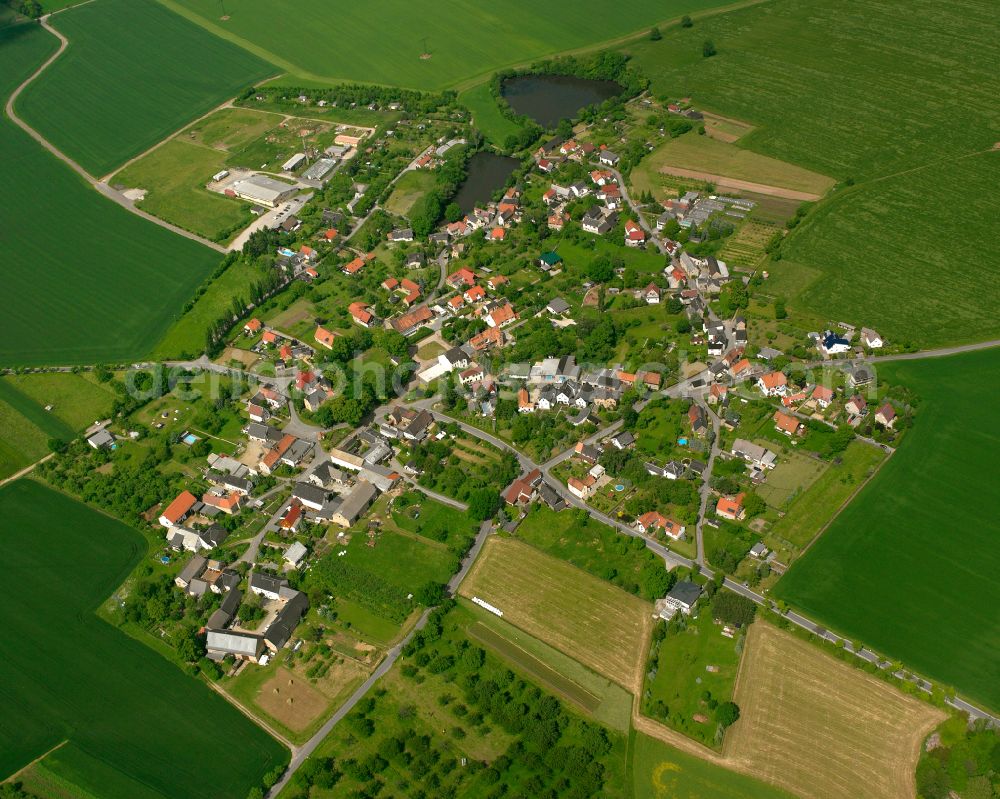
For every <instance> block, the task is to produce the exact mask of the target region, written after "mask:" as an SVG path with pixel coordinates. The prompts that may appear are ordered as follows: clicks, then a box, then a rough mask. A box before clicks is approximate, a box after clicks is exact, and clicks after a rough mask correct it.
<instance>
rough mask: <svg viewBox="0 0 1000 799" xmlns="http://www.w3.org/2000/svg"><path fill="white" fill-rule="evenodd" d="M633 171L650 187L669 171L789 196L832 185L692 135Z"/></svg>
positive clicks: (816, 191) (662, 147) (670, 141)
mask: <svg viewBox="0 0 1000 799" xmlns="http://www.w3.org/2000/svg"><path fill="white" fill-rule="evenodd" d="M637 169H638V170H640V171H643V172H645V173H646V175H647V178H646V179H647V180H648V181H649V182H650V184H652V185H653V186H655V185H657V182H658V176H659V175H660V174H661V173H671V172H673V173H674V174H678V175H680V176H682V177H695V178H697V179H704V180H709V181H711V182H713V183H716V184H717V185H718V186H720V187H723V186H727V185H728V183H727V181H725V180H718V179H716V178H714V177H712V176H720V177H723V178H730V179H732V180H735V181H749V182H752V183H757V184H762V185H765V186H774V187H777V188H779V189H787V190H789V192H791V193H792V196H794V195H795V193H799V192H801V193H803V194H809V195H815V196H816V197H820V196H822V195H824V194H826V192H827V191H829V190H830V189H831V188H832V187H833V184H834V182H835V181H834V180H833V179H832V178H828V177H826V176H825V175H820V174H818V173H816V172H811V171H809V170H808V169H803V168H802V167H799V166H795V165H794V164H789V163H787V162H785V161H780V160H778V159H777V158H771V157H770V156H766V155H761V154H760V153H755V152H752V151H750V150H744V149H743V148H742V147H740V146H738V145H736V144H729V143H727V142H723V141H719V140H718V139H713V138H712V137H711V136H698V135H697V134H694V133H689V134H687V135H685V136H678V137H677V138H676V139H668V140H667V141H665V142H664V143H663V144H661V145H660V146H659V147H658V148H657V149H656V151H655V152H654V153H652V154H650V155H649V156H648V157H647V158H644V159H643V160H642V162H641V164H640V165H639V166H638V167H637ZM688 172H704V173H708V174H707V175H705V176H701V175H690V174H686V173H688ZM801 199H808V198H807V197H802V198H801Z"/></svg>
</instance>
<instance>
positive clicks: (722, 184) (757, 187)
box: [660, 166, 823, 202]
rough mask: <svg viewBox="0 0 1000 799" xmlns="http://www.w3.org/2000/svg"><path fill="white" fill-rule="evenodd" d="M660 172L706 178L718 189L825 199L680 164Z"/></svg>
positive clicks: (791, 198)
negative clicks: (701, 170)
mask: <svg viewBox="0 0 1000 799" xmlns="http://www.w3.org/2000/svg"><path fill="white" fill-rule="evenodd" d="M660 172H662V173H664V174H666V175H675V176H676V177H680V178H691V179H693V180H704V181H706V182H707V183H714V184H715V187H716V188H717V189H737V190H739V191H749V192H753V193H754V194H764V195H767V196H768V197H783V198H784V199H786V200H802V201H803V202H813V201H815V200H821V199H823V198H822V197H821V196H820V195H819V194H811V193H810V192H807V191H795V190H794V189H784V188H782V187H781V186H768V185H767V184H766V183H752V182H751V181H749V180H737V179H736V178H727V177H725V176H724V175H713V174H712V173H711V172H700V171H698V170H696V169H682V168H681V167H679V166H665V167H661V168H660Z"/></svg>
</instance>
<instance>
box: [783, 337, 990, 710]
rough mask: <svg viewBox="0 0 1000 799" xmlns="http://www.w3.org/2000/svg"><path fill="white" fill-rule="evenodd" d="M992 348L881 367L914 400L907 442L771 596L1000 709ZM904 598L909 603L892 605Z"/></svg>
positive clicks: (885, 376) (881, 372)
mask: <svg viewBox="0 0 1000 799" xmlns="http://www.w3.org/2000/svg"><path fill="white" fill-rule="evenodd" d="M998 367H1000V351H998V350H995V349H991V350H984V351H982V352H977V353H967V354H964V355H956V356H951V357H948V358H935V359H928V360H917V361H907V362H900V363H891V364H883V365H881V366H880V369H879V378H880V381H883V382H885V381H888V382H890V383H894V384H903V385H906V386H908V387H910V388H911V389H912V391H913V392H914V394H915V395H916V396H919V397H920V402H921V404H920V413H919V415H918V416H917V418H916V420H915V422H914V426H913V428H912V429H911V430H910V431H908V432H907V435H906V440H905V441H904V442H903V443H902V445H901V446H900V448H899V449H898V450H897V451H896V453H895V454H894V455H893V456H892V457H891V458H890V459H889V460H888V462H887V463H886V464H885V465H884V466H883V467H882V469H881V470H880V471H879V472H878V474H877V475H875V477H874V478H873V479H872V481H871V482H870V483H869V484H868V485H867V486H865V488H864V489H863V490H862V491H861V493H860V494H859V495H858V497H857V499H855V500H854V501H853V502H852V503H851V504H850V505H848V506H847V507H846V508H845V509H844V510H843V512H842V513H841V514H840V516H838V517H837V519H836V520H835V521H834V522H833V524H832V525H831V526H830V528H829V530H827V531H826V532H825V533H824V534H823V535H822V537H821V538H820V539H819V540H818V541H817V542H816V543H815V544H814V545H813V546H812V548H811V549H810V550H809V551H808V553H807V554H806V555H805V556H804V557H802V558H801V559H799V561H798V562H797V563H796V564H795V565H794V566H793V567H792V568H791V569H790V570H789V572H788V574H786V575H785V576H784V577H783V578H782V579H781V580H780V581H779V582H778V584H777V585H776V586H775V588H774V590H773V594H774V595H775V597H776V598H780V599H784V600H786V601H788V602H789V603H791V604H793V605H795V606H798V607H800V608H802V609H803V610H804V611H805V612H806V613H808V614H809V615H810V616H812V617H813V618H816V619H817V620H819V621H821V622H823V623H825V624H827V625H829V626H830V627H831V629H834V630H837V631H838V632H840V633H842V634H844V635H847V636H849V637H851V638H856V639H860V640H862V641H864V642H865V644H867V645H869V646H871V647H874V648H875V650H876V651H880V652H882V653H883V654H885V655H886V656H888V657H889V658H899V659H900V660H902V661H903V662H904V663H905V664H906V665H907V666H908V667H910V668H913V669H915V670H917V671H918V672H920V673H922V674H926V675H927V676H928V677H929V678H931V679H932V680H934V681H935V682H938V681H940V682H943V683H945V684H946V685H951V686H954V687H955V688H957V689H958V690H959V691H960V692H961V693H962V694H963V695H964V696H967V697H968V698H969V699H972V700H975V701H978V702H982V703H984V704H985V705H986V706H987V707H990V708H992V709H994V710H997V709H998V708H1000V682H998V681H997V680H996V679H995V675H994V674H991V673H990V669H988V668H985V667H984V664H987V663H992V662H994V659H995V653H996V651H997V648H998V647H1000V617H998V616H997V614H996V613H995V608H996V607H998V606H1000V584H998V583H997V581H996V580H994V579H993V578H992V575H995V574H996V573H997V572H998V570H1000V550H998V548H997V547H996V537H997V533H998V530H997V524H996V520H995V518H994V516H993V515H991V514H988V513H987V514H984V513H983V512H982V509H983V507H984V505H983V503H984V502H988V498H990V497H992V496H994V495H995V493H996V488H995V471H996V470H995V468H994V466H993V462H992V458H993V454H994V453H995V451H996V447H997V435H996V432H995V430H994V429H993V424H992V415H991V413H990V404H989V403H988V402H985V401H984V399H983V398H984V397H991V396H994V395H995V394H996V393H997V392H998V391H1000V368H998ZM901 596H905V597H906V602H900V601H899V598H900V597H901Z"/></svg>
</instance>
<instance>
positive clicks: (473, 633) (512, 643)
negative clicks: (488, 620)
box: [465, 621, 614, 712]
mask: <svg viewBox="0 0 1000 799" xmlns="http://www.w3.org/2000/svg"><path fill="white" fill-rule="evenodd" d="M508 624H510V622H508ZM477 626H481V627H482V628H483V629H485V630H488V631H489V632H491V633H493V634H494V635H496V636H497V637H498V638H502V639H503V640H504V641H506V642H507V643H508V644H510V646H512V647H513V648H514V649H516V650H518V651H519V652H522V653H524V655H525V656H526V657H528V658H530V659H531V660H533V661H535V662H536V663H539V664H541V665H542V667H544V668H545V669H548V670H549V671H550V672H552V673H553V674H555V675H556V676H557V677H560V678H562V679H564V680H566V681H567V682H570V683H572V684H573V685H575V686H576V687H577V688H579V689H580V691H581V692H583V693H585V694H586V695H587V696H589V697H591V698H592V699H593V700H594V702H595V703H596V704H598V705H600V704H601V702H602V701H603V700H602V699H601V697H599V696H598V695H597V694H595V693H592V692H591V691H589V690H587V688H585V687H584V686H582V685H580V683H578V682H577V681H576V680H574V679H573V678H572V677H567V676H566V675H565V674H561V673H560V672H559V671H557V670H556V669H554V668H552V667H551V666H550V665H548V664H547V663H546V662H545V661H543V660H542V659H541V658H539V657H538V656H536V655H533V654H531V652H529V651H528V650H527V649H525V648H524V647H522V646H520V645H519V644H518V643H517V642H515V641H512V640H511V639H510V638H508V637H507V636H505V635H503V634H502V633H499V632H497V631H496V630H492V629H490V628H489V627H487V626H486V625H485V624H483V623H482V622H481V621H476V623H475V624H473V625H472V626H471V627H466V628H465V630H466V632H467V633H468V634H469V635H470V636H471V637H473V638H475V639H476V640H477V641H478V642H479V643H481V644H482V645H483V646H486V647H489V648H490V649H493V647H492V646H491V645H490V642H489V641H487V640H486V639H485V638H484V637H481V635H480V633H478V632H476V631H474V630H475V628H476V627H477ZM511 626H512V627H514V625H513V624H511ZM515 629H520V628H517V627H515ZM521 632H524V631H523V630H522V631H521ZM525 635H527V633H525ZM542 643H545V642H544V641H542ZM549 646H551V644H550V645H549ZM552 648H553V649H554V650H555V647H552ZM555 651H557V652H558V651H559V650H555ZM497 654H501V653H499V652H498V653H497ZM563 654H565V653H563ZM567 657H569V656H568V655H567ZM574 662H576V663H579V661H577V660H575V659H574ZM580 665H581V666H582V665H583V664H582V663H581V664H580ZM584 668H586V666H584ZM525 670H526V671H527V670H528V669H525ZM594 673H595V674H596V673H597V672H594ZM598 676H599V677H601V679H604V680H606V679H607V677H604V676H603V675H598ZM609 682H611V683H612V684H614V681H613V680H609ZM550 687H552V688H553V690H556V692H557V693H559V694H560V695H562V696H563V697H564V698H565V699H567V700H568V701H570V702H573V704H579V703H578V702H574V701H573V699H572V698H570V697H569V696H567V695H566V694H565V692H563V691H559V690H558V689H555V687H554V686H551V684H550ZM591 712H592V711H591Z"/></svg>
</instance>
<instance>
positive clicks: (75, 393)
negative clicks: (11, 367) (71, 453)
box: [0, 372, 115, 432]
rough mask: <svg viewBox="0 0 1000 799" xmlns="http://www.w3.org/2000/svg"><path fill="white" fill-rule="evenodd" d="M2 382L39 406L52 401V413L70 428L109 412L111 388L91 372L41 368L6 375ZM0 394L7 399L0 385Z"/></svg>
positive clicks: (78, 427) (82, 426) (83, 426)
mask: <svg viewBox="0 0 1000 799" xmlns="http://www.w3.org/2000/svg"><path fill="white" fill-rule="evenodd" d="M2 382H3V383H6V384H8V385H10V386H12V387H13V388H14V389H16V390H17V391H18V393H20V394H22V395H24V396H26V397H29V398H30V399H32V400H34V402H35V403H36V404H37V405H38V406H40V407H41V408H42V409H44V408H45V406H46V405H51V406H52V410H51V412H48V413H50V415H51V416H54V417H55V418H56V419H58V420H59V421H60V422H62V423H63V424H64V425H66V426H67V427H69V428H71V429H72V431H73V432H79V431H81V430H84V429H86V428H87V427H89V426H90V425H92V424H93V423H94V422H95V421H97V420H98V419H104V418H106V417H107V416H108V414H109V413H110V412H111V405H112V403H113V402H114V399H115V394H114V391H113V390H112V389H111V387H110V386H109V385H108V384H107V383H101V382H99V381H98V380H97V378H96V377H94V375H93V374H92V373H89V372H81V373H80V374H72V373H70V372H43V373H37V374H33V373H30V372H29V373H25V374H20V375H7V376H6V377H4V378H2ZM0 398H2V399H7V396H6V395H5V394H4V393H3V387H2V386H0Z"/></svg>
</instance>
